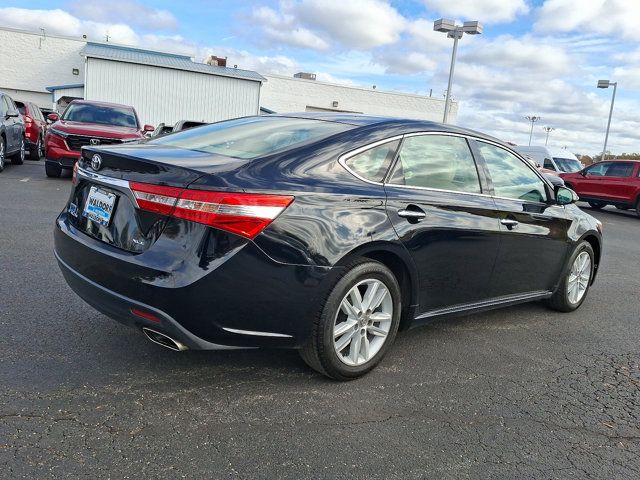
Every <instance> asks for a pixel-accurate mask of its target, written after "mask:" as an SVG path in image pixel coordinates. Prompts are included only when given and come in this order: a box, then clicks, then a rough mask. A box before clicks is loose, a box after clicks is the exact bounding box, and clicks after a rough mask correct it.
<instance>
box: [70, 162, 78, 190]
mask: <svg viewBox="0 0 640 480" xmlns="http://www.w3.org/2000/svg"><path fill="white" fill-rule="evenodd" d="M71 184H72V185H77V184H78V162H76V163H74V164H73V175H72V176H71Z"/></svg>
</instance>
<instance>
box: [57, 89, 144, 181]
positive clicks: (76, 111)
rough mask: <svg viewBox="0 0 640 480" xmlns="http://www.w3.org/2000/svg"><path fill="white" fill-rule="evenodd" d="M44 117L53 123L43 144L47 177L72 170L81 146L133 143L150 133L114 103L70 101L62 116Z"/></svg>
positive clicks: (131, 110)
mask: <svg viewBox="0 0 640 480" xmlns="http://www.w3.org/2000/svg"><path fill="white" fill-rule="evenodd" d="M48 118H49V120H51V121H52V122H54V123H53V124H52V125H51V126H50V127H49V128H48V130H47V135H46V137H45V142H44V144H45V157H46V159H45V170H46V173H47V177H59V176H60V174H61V173H62V170H63V169H72V168H73V166H74V165H75V163H76V161H77V160H78V158H79V157H80V150H81V149H82V147H84V146H87V145H94V146H95V145H113V144H118V143H128V142H135V141H138V140H142V139H143V138H145V135H144V134H145V132H152V131H153V130H154V128H153V126H152V125H144V126H142V125H141V124H140V121H139V120H138V115H137V113H136V111H135V110H134V108H133V107H129V106H126V105H119V104H116V103H104V102H92V101H87V100H73V101H72V102H71V103H70V104H69V105H68V106H67V108H66V109H65V111H64V113H63V114H62V116H58V114H57V113H51V114H49V116H48Z"/></svg>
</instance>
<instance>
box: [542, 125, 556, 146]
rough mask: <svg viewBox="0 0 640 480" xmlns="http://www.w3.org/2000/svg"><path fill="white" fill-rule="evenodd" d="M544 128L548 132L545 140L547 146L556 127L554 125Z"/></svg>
mask: <svg viewBox="0 0 640 480" xmlns="http://www.w3.org/2000/svg"><path fill="white" fill-rule="evenodd" d="M542 129H543V130H544V131H545V132H547V138H546V140H545V141H544V146H545V147H546V146H547V143H549V133H551V132H553V131H554V130H555V128H553V127H542Z"/></svg>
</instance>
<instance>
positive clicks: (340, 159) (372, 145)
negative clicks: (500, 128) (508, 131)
mask: <svg viewBox="0 0 640 480" xmlns="http://www.w3.org/2000/svg"><path fill="white" fill-rule="evenodd" d="M422 135H445V136H450V137H462V138H464V139H467V140H475V141H477V142H484V143H488V144H490V145H493V146H494V147H498V148H501V149H503V150H505V151H506V152H507V153H510V154H512V155H514V156H515V157H516V158H517V159H519V160H520V161H521V162H522V163H523V164H524V165H525V166H526V167H527V168H529V170H531V171H532V172H533V173H534V174H535V175H536V176H537V177H538V178H539V179H540V180H541V181H542V183H544V184H545V185H547V186H548V187H549V188H550V189H551V190H552V191H553V189H554V188H553V185H551V183H550V182H548V181H547V180H546V179H545V178H544V177H543V176H542V175H541V174H540V172H538V171H537V170H536V169H534V168H533V167H532V166H531V165H530V164H529V162H527V161H526V160H525V159H524V157H523V156H522V155H520V154H518V153H517V152H516V151H514V150H512V149H510V148H508V147H505V146H504V145H501V144H500V143H498V142H495V141H493V140H488V139H486V138H482V137H477V136H475V135H469V134H464V133H456V132H439V131H429V132H411V133H405V134H402V135H395V136H393V137H389V138H386V139H384V140H378V141H376V142H373V143H370V144H367V145H364V146H362V147H358V148H356V149H355V150H352V151H350V152H347V153H343V154H342V155H340V156H339V157H338V163H339V164H340V165H342V167H343V168H344V169H345V170H347V172H349V173H350V174H351V175H353V176H354V177H356V178H357V179H359V180H362V181H363V182H366V183H369V184H371V185H378V186H386V185H389V186H390V187H395V188H405V189H410V190H424V191H430V192H444V193H456V194H460V195H471V196H475V197H488V198H496V199H499V200H511V201H514V202H520V203H522V202H526V203H529V204H534V205H548V203H546V202H533V201H530V200H522V199H517V198H509V197H501V196H498V195H489V194H487V193H473V192H462V191H459V190H444V189H440V188H430V187H418V186H411V185H398V184H396V183H389V182H384V181H383V182H374V181H372V180H367V179H366V178H363V177H361V176H360V175H358V174H357V173H356V172H354V171H353V170H352V169H351V168H349V167H348V166H347V164H346V163H345V162H346V161H347V160H348V159H349V158H351V157H353V156H355V155H358V154H359V153H362V152H364V151H366V150H369V149H371V148H375V147H378V146H380V145H384V144H385V143H389V142H394V141H396V140H404V139H405V138H407V137H417V136H422ZM470 152H471V154H472V156H473V151H472V150H470ZM474 160H475V157H474ZM393 166H394V165H390V167H389V168H390V169H391V167H393ZM387 173H390V172H387ZM638 175H639V176H640V171H639V173H638ZM478 181H480V179H479V178H478ZM481 188H482V185H481Z"/></svg>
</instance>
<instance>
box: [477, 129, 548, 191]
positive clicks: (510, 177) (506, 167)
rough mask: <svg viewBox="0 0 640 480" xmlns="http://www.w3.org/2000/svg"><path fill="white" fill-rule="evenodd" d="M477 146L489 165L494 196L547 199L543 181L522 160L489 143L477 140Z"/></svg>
mask: <svg viewBox="0 0 640 480" xmlns="http://www.w3.org/2000/svg"><path fill="white" fill-rule="evenodd" d="M478 148H479V149H480V153H481V154H482V156H483V157H484V159H485V161H486V162H487V166H488V167H489V173H490V174H491V179H492V181H493V189H494V191H495V194H496V196H498V197H505V198H513V199H515V200H525V201H531V202H545V201H546V200H547V193H546V189H545V186H544V182H543V181H542V180H541V179H540V177H538V175H536V174H535V172H533V171H532V170H531V169H530V168H529V167H527V166H526V165H525V164H524V163H523V162H522V160H520V159H519V158H518V157H516V156H515V155H513V154H511V153H509V152H508V151H507V150H505V149H504V148H500V147H496V146H495V145H491V144H489V143H484V142H480V141H479V142H478Z"/></svg>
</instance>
